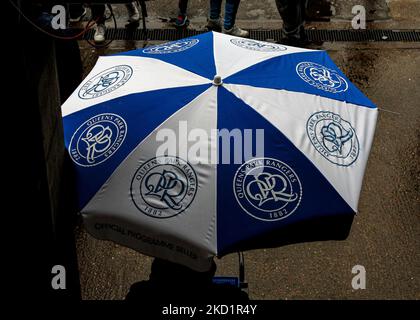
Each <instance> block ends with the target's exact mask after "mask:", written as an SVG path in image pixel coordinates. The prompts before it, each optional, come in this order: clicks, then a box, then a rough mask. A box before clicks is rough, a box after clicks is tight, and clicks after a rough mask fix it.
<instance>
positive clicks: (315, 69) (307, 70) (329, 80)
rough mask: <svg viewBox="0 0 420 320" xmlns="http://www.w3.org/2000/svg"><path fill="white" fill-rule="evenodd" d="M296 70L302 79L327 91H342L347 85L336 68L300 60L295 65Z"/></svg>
mask: <svg viewBox="0 0 420 320" xmlns="http://www.w3.org/2000/svg"><path fill="white" fill-rule="evenodd" d="M296 72H297V74H298V75H299V77H301V78H302V80H303V81H305V82H307V83H309V84H310V85H311V86H314V87H315V88H317V89H320V90H324V91H327V92H331V93H339V92H344V91H346V90H347V89H348V87H349V86H348V83H347V81H346V80H345V79H344V78H343V77H342V76H340V74H339V73H338V72H337V71H336V70H332V69H328V68H326V67H324V66H322V65H320V64H317V63H313V62H301V63H299V64H298V65H297V66H296Z"/></svg>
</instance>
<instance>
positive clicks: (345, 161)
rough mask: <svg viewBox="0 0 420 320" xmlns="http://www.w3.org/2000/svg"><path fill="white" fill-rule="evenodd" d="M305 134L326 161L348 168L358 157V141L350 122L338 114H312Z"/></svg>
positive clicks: (321, 112)
mask: <svg viewBox="0 0 420 320" xmlns="http://www.w3.org/2000/svg"><path fill="white" fill-rule="evenodd" d="M306 132H307V135H308V137H309V140H310V141H311V143H312V145H313V146H314V147H315V149H316V150H317V151H318V152H319V153H320V154H321V155H322V156H323V157H324V158H325V159H327V160H328V161H330V162H332V163H334V164H336V165H339V166H350V165H351V164H353V163H354V162H355V161H356V160H357V157H358V156H359V149H360V147H359V140H358V139H357V135H356V131H355V130H354V128H353V127H352V125H351V124H350V122H348V121H346V120H344V119H343V118H341V117H340V116H339V115H338V114H335V113H332V112H329V111H320V112H316V113H314V114H312V115H311V116H310V117H309V119H308V122H307V124H306Z"/></svg>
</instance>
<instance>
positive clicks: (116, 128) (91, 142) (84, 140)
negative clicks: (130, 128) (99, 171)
mask: <svg viewBox="0 0 420 320" xmlns="http://www.w3.org/2000/svg"><path fill="white" fill-rule="evenodd" d="M126 134H127V124H126V122H125V121H124V119H123V118H121V117H120V116H118V115H116V114H112V113H103V114H99V115H96V116H94V117H92V118H90V119H89V120H87V121H86V122H84V123H83V124H82V125H81V126H79V128H78V129H77V130H76V131H75V133H74V134H73V136H72V138H71V140H70V146H69V150H70V157H71V158H72V160H73V161H74V162H76V163H77V164H78V165H80V166H83V167H92V166H96V165H98V164H100V163H102V162H104V161H106V160H107V159H109V158H110V157H111V156H112V155H113V154H114V153H115V152H116V151H117V150H118V149H119V147H120V146H121V144H122V143H123V141H124V139H125V137H126Z"/></svg>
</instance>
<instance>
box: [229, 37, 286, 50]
mask: <svg viewBox="0 0 420 320" xmlns="http://www.w3.org/2000/svg"><path fill="white" fill-rule="evenodd" d="M230 42H231V43H232V44H234V45H235V46H238V47H241V48H245V49H248V50H253V51H261V52H277V51H285V50H287V48H286V47H285V46H281V45H279V44H276V43H268V42H263V41H256V40H250V39H236V38H235V39H231V40H230Z"/></svg>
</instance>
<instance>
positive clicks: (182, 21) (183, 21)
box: [175, 14, 190, 27]
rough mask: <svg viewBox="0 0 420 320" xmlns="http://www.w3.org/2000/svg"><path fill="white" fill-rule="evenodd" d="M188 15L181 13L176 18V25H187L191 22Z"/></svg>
mask: <svg viewBox="0 0 420 320" xmlns="http://www.w3.org/2000/svg"><path fill="white" fill-rule="evenodd" d="M189 22H190V21H189V20H188V16H187V15H186V14H179V15H178V17H177V18H176V20H175V26H177V27H186V26H187V25H188V24H189Z"/></svg>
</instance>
